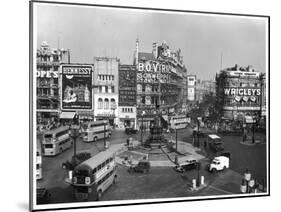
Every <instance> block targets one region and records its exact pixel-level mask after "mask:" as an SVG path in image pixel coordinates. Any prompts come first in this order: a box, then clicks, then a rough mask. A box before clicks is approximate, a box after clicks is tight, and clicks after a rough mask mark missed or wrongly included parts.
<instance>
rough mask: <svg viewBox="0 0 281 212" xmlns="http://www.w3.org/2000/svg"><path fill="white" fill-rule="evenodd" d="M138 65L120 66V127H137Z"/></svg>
mask: <svg viewBox="0 0 281 212" xmlns="http://www.w3.org/2000/svg"><path fill="white" fill-rule="evenodd" d="M136 74H137V69H136V65H119V103H118V106H119V107H118V114H119V117H118V118H119V127H121V128H123V127H132V128H136V127H137V123H136V121H137V107H136V105H137V101H136V92H137V91H136V88H137V87H136Z"/></svg>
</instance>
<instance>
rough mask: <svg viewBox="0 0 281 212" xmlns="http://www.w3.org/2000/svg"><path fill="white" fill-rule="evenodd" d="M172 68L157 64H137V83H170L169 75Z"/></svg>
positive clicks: (148, 62)
mask: <svg viewBox="0 0 281 212" xmlns="http://www.w3.org/2000/svg"><path fill="white" fill-rule="evenodd" d="M171 72H172V67H171V66H169V65H167V64H161V63H159V62H154V61H147V62H145V63H139V64H138V73H137V81H138V82H159V81H160V82H161V83H168V82H170V73H171Z"/></svg>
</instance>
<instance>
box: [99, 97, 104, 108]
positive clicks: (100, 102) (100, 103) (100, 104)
mask: <svg viewBox="0 0 281 212" xmlns="http://www.w3.org/2000/svg"><path fill="white" fill-rule="evenodd" d="M102 108H103V101H102V98H99V99H98V109H102Z"/></svg>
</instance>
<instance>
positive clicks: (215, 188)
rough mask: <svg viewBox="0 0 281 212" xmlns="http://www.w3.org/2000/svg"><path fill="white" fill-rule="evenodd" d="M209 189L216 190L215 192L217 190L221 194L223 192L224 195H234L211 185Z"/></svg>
mask: <svg viewBox="0 0 281 212" xmlns="http://www.w3.org/2000/svg"><path fill="white" fill-rule="evenodd" d="M209 188H212V189H214V190H217V191H220V192H223V193H226V194H233V193H231V192H229V191H226V190H222V189H220V188H217V187H214V186H212V185H209Z"/></svg>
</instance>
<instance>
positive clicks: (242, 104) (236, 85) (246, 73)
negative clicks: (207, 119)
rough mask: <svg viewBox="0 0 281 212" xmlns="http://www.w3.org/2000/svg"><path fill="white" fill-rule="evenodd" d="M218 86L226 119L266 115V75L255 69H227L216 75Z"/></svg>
mask: <svg viewBox="0 0 281 212" xmlns="http://www.w3.org/2000/svg"><path fill="white" fill-rule="evenodd" d="M216 85H217V87H216V92H217V102H218V105H220V106H221V108H220V109H221V113H222V116H223V117H224V118H226V119H233V120H236V119H244V118H245V117H252V118H254V117H261V116H262V115H263V114H265V110H266V106H265V104H266V102H265V101H264V100H265V75H264V74H263V73H260V72H256V71H255V70H254V69H253V67H251V66H248V67H240V66H238V65H235V66H234V67H232V68H226V69H224V70H222V71H220V73H219V74H217V75H216Z"/></svg>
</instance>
